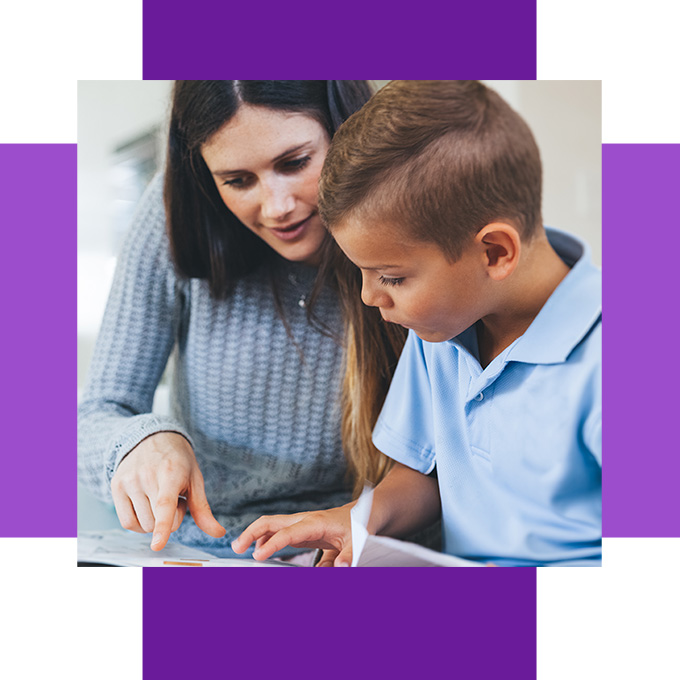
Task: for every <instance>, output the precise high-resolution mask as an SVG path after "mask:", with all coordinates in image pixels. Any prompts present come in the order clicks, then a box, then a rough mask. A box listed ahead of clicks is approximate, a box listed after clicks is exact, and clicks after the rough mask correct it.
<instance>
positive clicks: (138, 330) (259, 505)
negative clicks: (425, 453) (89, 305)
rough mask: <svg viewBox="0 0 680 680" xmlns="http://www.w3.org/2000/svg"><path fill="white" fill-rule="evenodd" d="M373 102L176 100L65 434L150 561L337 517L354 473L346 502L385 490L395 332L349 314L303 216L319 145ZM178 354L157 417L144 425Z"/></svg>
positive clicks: (241, 86)
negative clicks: (381, 448) (172, 550)
mask: <svg viewBox="0 0 680 680" xmlns="http://www.w3.org/2000/svg"><path fill="white" fill-rule="evenodd" d="M369 96H370V89H369V87H368V84H367V83H366V82H365V81H177V83H176V84H175V88H174V92H173V108H172V114H171V121H170V130H169V146H168V149H169V151H168V160H167V168H166V171H165V179H164V186H163V185H162V184H161V181H160V179H159V178H157V180H156V181H154V182H153V183H152V185H151V186H150V188H149V190H148V191H147V194H146V195H145V198H144V199H143V201H142V204H141V206H140V208H139V210H138V213H137V217H136V220H135V224H134V225H133V228H132V231H131V233H130V235H129V237H128V239H127V242H126V245H125V247H124V250H123V254H122V256H121V260H120V263H119V266H118V269H117V272H116V276H115V280H114V284H113V287H112V291H111V295H110V299H109V303H108V306H107V311H106V314H105V318H104V321H103V324H102V329H101V332H100V336H99V338H98V341H97V346H96V349H95V354H94V357H93V360H92V365H91V369H90V375H89V380H88V386H87V389H86V392H85V395H84V398H83V401H82V403H81V406H80V408H79V421H78V431H79V434H78V437H79V473H80V478H81V481H82V482H84V483H85V484H86V485H87V486H88V487H89V488H90V489H92V490H93V491H94V492H95V494H96V495H98V496H99V497H100V498H102V499H106V500H109V499H110V498H111V497H113V501H114V504H115V507H116V512H117V513H118V517H119V519H120V521H121V524H122V525H123V526H124V527H125V528H128V529H132V530H134V531H141V532H152V531H153V539H152V544H151V546H152V548H153V549H155V550H160V549H162V548H163V547H164V546H165V544H166V542H167V540H168V538H169V536H170V533H171V532H176V533H175V534H174V537H173V540H177V541H179V542H182V543H185V544H188V545H192V546H195V547H199V548H203V549H206V550H208V551H209V552H212V553H213V554H216V555H219V556H234V555H235V554H234V553H233V551H231V548H230V547H229V544H230V541H231V540H232V539H233V538H236V537H237V536H238V535H239V533H240V532H241V531H242V529H243V528H245V527H246V526H247V525H248V524H249V523H250V522H252V521H253V520H254V519H256V518H257V517H259V516H260V515H262V514H273V513H275V514H279V513H292V512H298V511H301V510H312V509H321V508H326V507H333V506H335V505H339V504H341V503H343V502H346V501H347V500H348V499H349V496H350V485H349V484H348V475H347V469H348V467H349V469H350V471H351V472H352V473H353V474H354V480H355V490H356V488H358V487H360V486H361V484H362V483H363V480H364V479H365V478H366V479H369V480H370V481H373V482H376V481H378V479H379V477H380V475H381V474H382V468H383V467H384V463H383V461H382V459H381V458H380V457H379V456H378V455H377V452H375V450H374V449H373V448H372V445H371V444H370V429H371V427H372V425H373V424H374V422H375V417H376V416H377V412H378V410H379V408H380V405H381V403H382V399H383V398H384V394H385V391H386V386H387V383H388V382H389V378H390V376H391V371H392V368H393V365H394V363H396V355H398V353H399V351H400V349H401V345H402V343H403V333H402V332H401V330H400V329H397V328H394V329H389V330H388V329H386V328H385V327H384V326H382V325H381V324H380V320H379V315H378V316H376V315H375V314H373V311H374V310H366V311H365V312H364V311H363V310H362V308H361V307H360V304H361V303H360V300H359V295H358V290H359V287H360V283H359V278H358V273H357V272H356V270H354V268H353V267H352V266H351V265H349V264H348V263H347V261H346V260H345V259H344V256H342V254H341V253H340V252H339V250H338V249H337V248H336V247H335V246H334V245H333V243H332V242H331V241H330V240H329V238H328V236H327V235H326V233H325V231H324V229H323V226H322V224H321V222H320V220H319V216H318V214H317V210H316V191H317V180H318V176H319V173H320V171H321V166H322V164H323V160H324V157H325V153H326V150H327V148H328V145H329V143H330V139H331V137H332V135H333V133H334V132H335V130H336V129H337V127H338V126H339V125H340V124H341V123H342V121H343V120H345V119H346V118H347V117H348V116H349V115H350V114H351V113H352V112H354V111H355V110H357V109H358V108H360V106H361V105H362V104H363V103H364V102H365V101H366V100H367V99H368V97H369ZM163 203H164V204H165V210H164V209H163V208H164V206H163ZM319 273H320V274H321V275H320V276H317V274H319ZM341 300H343V301H344V302H343V303H341ZM357 310H358V311H357ZM350 318H351V319H352V320H353V321H352V322H351V324H349V323H348V322H347V321H345V320H348V319H350ZM357 319H358V321H357ZM345 326H349V328H348V333H347V337H348V339H349V340H350V342H348V343H347V348H346V351H347V364H346V367H347V370H346V372H345V375H346V379H345V381H344V387H343V384H342V383H343V380H342V376H343V346H342V345H343V343H342V337H343V331H344V329H345ZM357 337H362V338H365V337H368V338H372V339H373V340H374V342H373V343H371V345H370V347H369V348H368V349H364V350H363V352H357V351H356V350H355V349H354V348H355V347H357V343H356V341H355V338H357ZM360 346H362V347H366V343H365V342H364V341H363V340H362V343H361V344H360ZM171 353H174V371H173V400H172V405H173V416H172V417H171V418H166V417H160V416H157V415H154V414H151V413H150V411H151V405H152V400H153V394H154V391H155V388H156V385H157V383H158V381H159V379H160V377H161V375H162V372H163V370H164V367H165V365H166V362H167V360H168V358H169V356H170V355H171ZM374 355H375V356H374ZM358 392H360V393H361V394H362V399H363V401H357V400H355V399H353V398H351V397H352V394H355V393H358ZM363 395H366V396H367V398H365V397H364V396H363ZM341 404H342V406H341ZM341 411H342V416H341ZM341 420H342V436H341ZM343 440H344V448H345V451H346V453H347V460H346V459H345V455H344V454H343ZM348 463H349V466H348ZM187 509H188V510H189V512H190V517H187V518H185V513H186V511H187ZM293 552H295V551H290V553H289V554H292V553H293ZM246 554H249V553H246Z"/></svg>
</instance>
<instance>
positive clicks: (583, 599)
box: [0, 0, 680, 680]
mask: <svg viewBox="0 0 680 680" xmlns="http://www.w3.org/2000/svg"><path fill="white" fill-rule="evenodd" d="M643 12H644V14H643ZM679 23H680V5H678V3H677V2H671V1H668V2H662V1H660V0H651V1H650V0H647V2H645V3H644V5H640V3H637V2H636V3H634V2H631V1H630V0H628V1H623V0H618V1H617V2H614V1H613V0H608V1H605V0H588V1H587V2H586V1H585V0H570V1H569V2H568V3H567V2H557V1H554V0H552V1H550V0H539V2H538V36H539V39H538V76H539V78H541V79H559V78H565V79H594V80H600V79H601V80H602V81H603V141H604V142H607V143H616V142H621V143H643V142H644V143H649V142H654V143H663V142H675V143H678V142H680V126H679V124H678V111H679V110H680V88H678V84H677V64H678V63H680V48H679V47H678V45H679V42H678V40H677V36H676V32H677V26H678V25H679ZM93 27H97V30H93ZM83 55H86V58H85V57H84V56H83ZM141 64H142V51H141V0H134V1H133V0H119V1H118V2H117V3H115V4H102V3H93V2H91V1H89V0H80V1H73V0H62V2H59V3H55V2H53V1H47V0H42V1H40V2H36V1H35V0H24V2H22V3H18V2H15V3H11V4H10V3H3V4H2V5H0V68H2V69H3V70H4V71H5V72H4V73H3V93H2V94H3V106H2V107H0V142H2V143H31V142H40V143H48V142H75V141H76V81H77V80H79V79H81V80H84V79H101V78H116V79H128V78H140V77H141ZM8 102H11V103H13V104H14V105H11V106H10V105H8ZM604 250H605V254H606V241H605V244H604ZM74 396H75V395H74ZM75 549H76V548H75V539H0V564H1V565H2V567H1V569H2V578H1V579H0V603H2V605H1V606H2V615H1V617H0V672H1V673H2V674H3V675H4V677H7V678H12V680H14V679H23V678H27V679H29V678H30V679H34V678H48V677H53V676H54V673H55V669H58V668H60V667H61V668H65V669H68V670H67V671H66V672H67V674H68V676H69V677H71V678H74V679H76V680H80V679H81V678H83V679H84V678H88V679H89V678H92V677H95V676H96V677H97V678H103V679H106V678H122V677H125V678H129V679H130V680H136V679H138V678H141V677H142V661H141V659H142V635H141V631H142V611H141V607H142V594H141V578H142V576H141V570H137V569H77V568H76V567H74V566H72V565H73V564H74V562H75ZM604 553H605V562H604V568H603V569H583V570H578V569H540V570H539V573H538V628H539V635H538V642H539V646H538V662H539V675H538V677H539V680H563V679H564V680H571V679H572V678H579V680H591V679H592V680H608V679H609V678H616V679H617V680H628V679H631V680H639V679H640V678H650V679H653V680H677V678H679V677H680V659H679V658H678V649H679V645H678V640H679V639H680V625H679V623H678V621H679V617H678V611H680V587H679V586H678V564H680V539H610V540H607V541H605V546H604ZM17 554H21V555H22V556H23V559H22V560H21V561H20V562H19V561H17V560H16V555H17ZM48 556H49V564H48V565H45V564H44V563H43V562H42V560H43V559H45V558H46V557H48ZM103 611H104V612H107V615H106V616H105V617H102V615H101V613H102V612H103ZM113 640H115V649H116V650H117V652H118V653H115V654H112V653H111V649H112V641H113ZM103 659H105V660H106V662H105V664H102V663H101V661H102V660H103ZM93 668H96V669H97V671H96V674H93ZM509 677H511V674H510V673H509ZM527 680H530V679H527Z"/></svg>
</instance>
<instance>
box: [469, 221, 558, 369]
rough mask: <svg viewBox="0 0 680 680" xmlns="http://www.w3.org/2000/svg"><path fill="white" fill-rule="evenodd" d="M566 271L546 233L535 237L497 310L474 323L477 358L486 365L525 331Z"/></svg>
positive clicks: (508, 283)
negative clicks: (475, 326) (475, 325)
mask: <svg viewBox="0 0 680 680" xmlns="http://www.w3.org/2000/svg"><path fill="white" fill-rule="evenodd" d="M568 273H569V267H568V266H567V265H566V264H565V263H564V261H563V260H562V258H560V256H559V255H558V254H557V253H556V252H555V250H553V248H552V246H551V245H550V243H549V242H548V238H547V236H546V235H545V234H542V235H541V236H538V237H536V239H535V240H534V241H533V242H532V243H531V245H530V246H529V247H528V248H526V250H525V252H524V253H523V259H522V261H521V262H520V265H519V266H518V269H517V270H516V272H515V275H514V276H513V277H512V280H508V281H507V282H505V283H506V284H507V289H506V290H505V292H504V294H503V295H502V297H501V299H500V300H499V301H498V304H497V305H495V309H496V311H494V312H492V313H491V314H488V315H486V316H485V317H484V318H482V319H480V320H479V322H478V323H477V344H478V348H479V361H480V364H481V365H482V368H486V367H487V366H488V365H489V364H490V363H491V362H492V361H493V360H494V359H495V358H496V357H497V356H498V355H499V354H500V353H501V352H502V351H503V350H504V349H505V348H506V347H508V346H509V345H511V344H512V343H513V342H514V341H515V340H516V339H517V338H519V337H520V336H521V335H523V334H524V332H525V331H526V330H527V328H529V326H530V325H531V323H532V322H533V320H534V319H535V318H536V316H537V315H538V313H539V312H540V311H541V309H542V308H543V305H545V303H546V302H547V301H548V298H549V297H550V296H551V295H552V294H553V292H554V290H555V288H557V286H558V285H559V284H560V283H561V281H562V280H563V279H564V277H565V276H566V275H567V274H568Z"/></svg>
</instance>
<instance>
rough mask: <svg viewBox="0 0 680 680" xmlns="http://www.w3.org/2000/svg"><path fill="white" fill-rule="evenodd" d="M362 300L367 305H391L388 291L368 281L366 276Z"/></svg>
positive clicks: (362, 287) (362, 289)
mask: <svg viewBox="0 0 680 680" xmlns="http://www.w3.org/2000/svg"><path fill="white" fill-rule="evenodd" d="M361 300H362V302H363V303H364V304H365V305H366V306H367V307H381V308H383V309H385V308H387V307H389V306H390V305H391V299H390V296H389V295H388V294H387V291H385V290H381V289H380V288H379V287H377V286H375V285H373V284H369V283H366V278H365V277H364V280H363V282H362V285H361Z"/></svg>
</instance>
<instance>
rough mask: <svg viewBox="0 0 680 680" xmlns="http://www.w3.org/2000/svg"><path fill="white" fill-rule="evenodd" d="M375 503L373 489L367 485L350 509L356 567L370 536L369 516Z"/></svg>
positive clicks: (353, 562) (353, 555) (353, 556)
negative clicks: (368, 527) (367, 528)
mask: <svg viewBox="0 0 680 680" xmlns="http://www.w3.org/2000/svg"><path fill="white" fill-rule="evenodd" d="M372 505H373V489H372V488H371V487H370V486H368V485H366V486H364V490H363V491H362V492H361V496H359V500H358V501H357V502H356V505H355V506H354V507H353V508H352V509H351V510H350V513H349V516H350V520H351V527H352V566H353V567H356V566H357V562H358V561H359V557H360V555H361V552H362V551H363V549H364V544H365V543H366V539H367V538H368V531H367V530H366V527H367V526H368V518H369V517H370V516H371V506H372Z"/></svg>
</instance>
